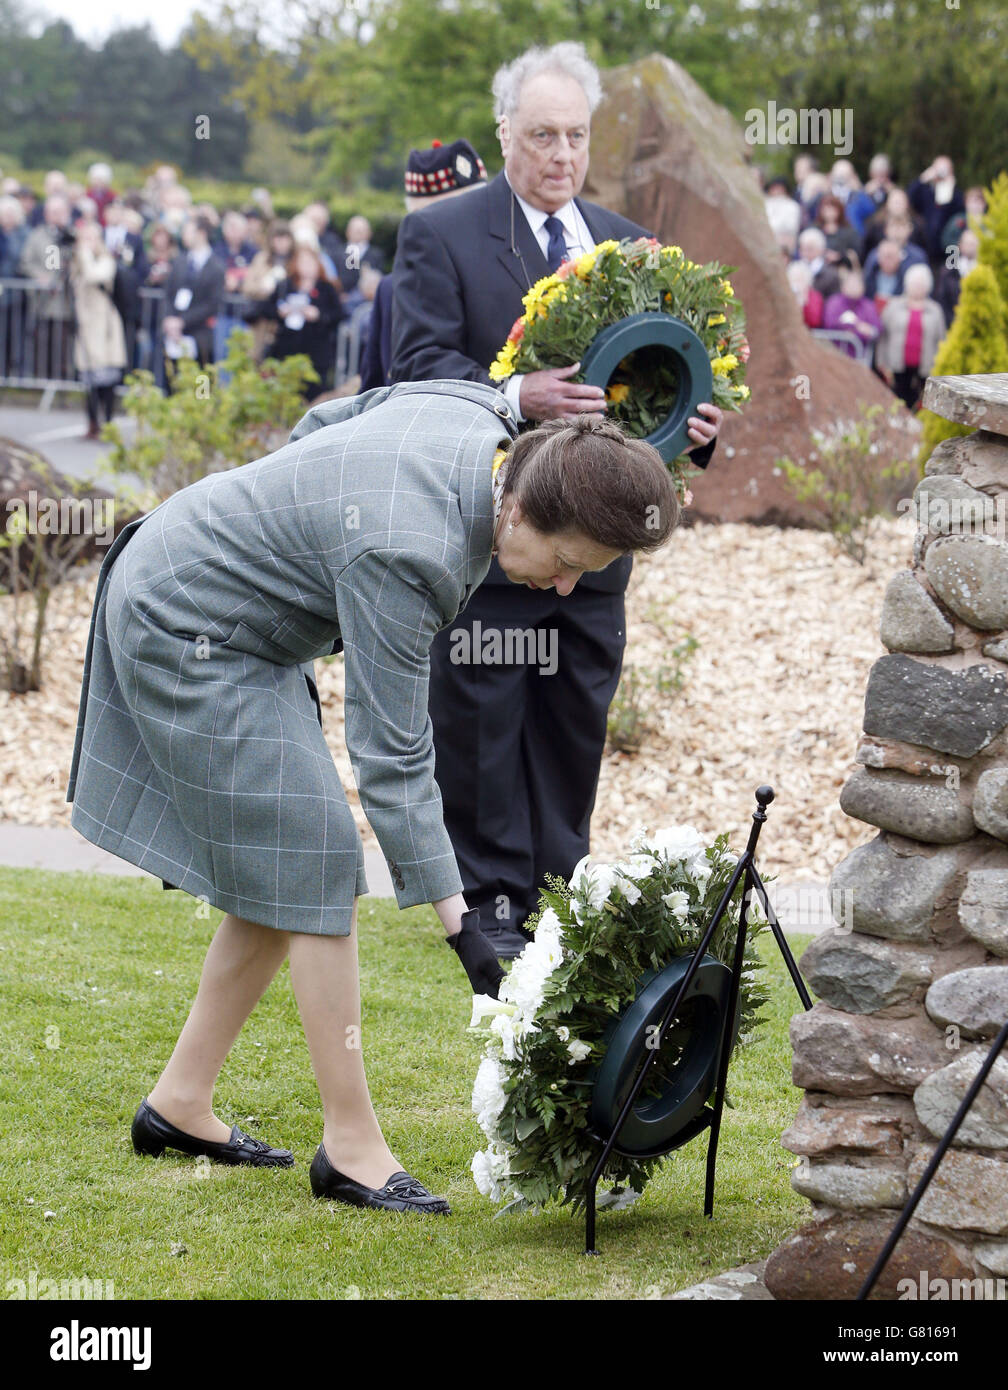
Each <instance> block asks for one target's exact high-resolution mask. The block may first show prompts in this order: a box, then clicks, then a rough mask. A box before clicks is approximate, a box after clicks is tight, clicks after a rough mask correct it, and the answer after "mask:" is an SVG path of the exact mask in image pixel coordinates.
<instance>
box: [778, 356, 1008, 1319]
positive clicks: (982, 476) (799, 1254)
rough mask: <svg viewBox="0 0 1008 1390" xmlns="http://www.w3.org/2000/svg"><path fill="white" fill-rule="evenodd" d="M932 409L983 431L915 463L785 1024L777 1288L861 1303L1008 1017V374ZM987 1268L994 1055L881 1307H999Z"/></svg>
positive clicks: (895, 1261) (955, 385)
mask: <svg viewBox="0 0 1008 1390" xmlns="http://www.w3.org/2000/svg"><path fill="white" fill-rule="evenodd" d="M924 403H925V405H927V407H928V408H929V409H931V410H933V411H935V413H936V414H939V415H942V416H944V417H946V418H948V419H954V420H958V421H960V422H962V423H965V424H968V425H973V426H977V428H976V431H975V433H973V434H971V435H967V436H965V437H961V438H957V439H952V440H946V441H945V442H943V443H942V444H940V445H939V446H938V448H937V449H936V450H935V452H934V454H933V455H932V456H931V458H930V460H929V461H928V464H927V469H926V475H925V476H924V477H923V478H922V479H921V481H920V483H919V484H918V487H917V489H916V492H915V494H914V511H915V514H916V519H917V522H918V531H917V535H916V539H915V541H914V546H913V557H912V564H911V567H910V568H909V569H907V570H904V571H902V572H901V573H899V574H897V575H896V576H895V577H894V578H893V580H892V582H891V583H890V584H889V587H888V590H887V592H886V596H885V602H884V605H883V610H882V619H881V636H882V641H883V644H884V645H885V646H886V648H887V649H888V653H889V654H888V655H886V656H882V657H880V658H879V660H878V661H877V662H876V663H875V665H874V667H873V668H872V671H871V674H870V676H869V680H868V687H867V691H866V695H865V718H864V734H863V738H862V740H861V742H860V745H859V747H858V749H857V753H856V755H855V760H856V762H857V763H858V765H859V766H858V767H857V769H856V770H855V771H854V772H853V773H852V775H851V776H850V778H849V779H848V781H847V782H846V784H845V786H844V788H843V791H842V792H841V795H840V805H841V807H842V809H843V810H844V811H845V812H846V814H847V815H850V816H854V817H856V818H857V819H859V820H862V821H864V822H866V823H867V824H868V825H872V826H875V827H877V828H878V830H879V832H880V833H879V834H878V835H877V837H876V838H875V839H874V840H871V841H870V842H869V843H868V844H865V845H863V846H861V847H860V848H859V849H856V850H855V851H854V852H853V853H852V854H850V855H849V856H848V857H847V859H845V860H844V861H843V863H842V864H840V866H839V867H838V868H837V870H836V872H835V874H834V876H833V880H832V884H831V889H832V892H833V913H834V917H835V919H836V921H837V924H838V925H837V926H836V928H834V929H831V930H829V931H827V932H825V933H823V935H822V936H820V937H818V938H817V939H816V940H815V941H814V942H813V944H812V945H811V946H810V947H809V949H808V950H807V951H806V952H805V955H804V956H803V958H802V962H801V967H802V971H803V973H804V975H805V978H806V979H807V981H808V983H809V986H810V988H811V989H812V990H813V991H814V992H815V993H816V995H817V996H818V1000H819V1002H818V1003H817V1004H816V1006H815V1008H814V1009H812V1011H811V1012H809V1013H806V1014H801V1015H798V1016H797V1017H796V1018H795V1019H794V1020H793V1021H792V1025H791V1043H792V1047H793V1050H794V1059H793V1075H794V1081H795V1084H796V1085H797V1086H801V1087H803V1088H804V1090H805V1096H804V1099H803V1100H802V1103H801V1107H800V1109H799V1111H798V1114H797V1116H796V1117H795V1120H794V1123H793V1124H792V1126H791V1128H790V1129H788V1130H787V1132H786V1133H785V1134H784V1136H783V1140H782V1142H783V1144H784V1146H785V1148H787V1149H789V1150H790V1151H791V1152H792V1153H793V1154H795V1155H797V1156H798V1163H797V1166H796V1167H795V1169H794V1171H793V1173H792V1184H793V1186H794V1188H795V1189H796V1190H797V1191H798V1192H801V1193H802V1194H803V1195H804V1196H806V1197H808V1198H809V1199H810V1201H811V1202H812V1208H813V1210H812V1216H813V1220H812V1222H811V1223H810V1224H809V1225H808V1226H806V1227H804V1228H803V1229H802V1230H800V1231H798V1232H797V1233H796V1234H795V1235H793V1236H791V1237H790V1238H789V1239H788V1240H787V1241H785V1242H784V1244H783V1245H781V1246H780V1247H779V1248H778V1249H777V1250H776V1251H775V1252H774V1254H773V1255H772V1256H771V1257H770V1260H769V1262H768V1266H767V1285H768V1287H769V1288H770V1290H771V1292H772V1293H773V1294H774V1295H775V1297H777V1298H786V1299H795V1298H852V1297H853V1296H854V1295H855V1294H856V1292H857V1290H858V1288H859V1286H860V1284H861V1282H862V1280H863V1279H864V1277H865V1275H866V1274H867V1272H868V1270H869V1269H870V1267H871V1264H872V1262H873V1260H874V1258H875V1256H876V1255H877V1253H878V1251H879V1249H880V1247H881V1245H882V1243H883V1241H884V1240H885V1238H886V1236H887V1235H888V1233H889V1231H890V1230H891V1229H892V1226H893V1224H894V1222H895V1220H896V1217H897V1214H898V1212H899V1210H900V1208H901V1207H902V1206H903V1204H904V1203H905V1201H906V1198H907V1196H908V1194H909V1192H910V1191H912V1189H913V1187H914V1185H915V1183H916V1182H917V1180H918V1179H919V1177H920V1175H921V1173H922V1172H923V1169H924V1167H925V1165H926V1163H927V1161H928V1159H929V1158H930V1155H931V1154H932V1152H933V1151H934V1147H935V1144H936V1141H937V1139H938V1138H939V1137H940V1135H941V1134H942V1132H943V1131H944V1129H945V1128H946V1126H947V1125H948V1122H949V1120H950V1119H951V1118H952V1115H953V1114H954V1112H955V1110H956V1108H957V1106H958V1105H959V1103H960V1101H961V1099H962V1097H963V1095H964V1094H965V1092H966V1090H967V1088H968V1087H969V1085H970V1082H971V1081H972V1080H973V1078H974V1077H975V1076H976V1073H977V1070H978V1068H979V1065H980V1063H981V1061H982V1059H983V1057H984V1056H985V1055H986V1052H987V1050H988V1048H989V1046H990V1040H991V1039H992V1038H993V1036H994V1035H995V1034H996V1033H997V1032H998V1030H999V1029H1000V1027H1001V1026H1002V1024H1003V1023H1004V1021H1005V1018H1006V1017H1008V376H979V377H945V378H932V380H931V381H929V383H928V385H927V389H926V393H925V397H924ZM999 1277H1000V1278H1001V1279H1003V1280H1005V1281H1006V1282H1008V1057H1004V1056H1003V1057H1002V1059H1001V1060H999V1061H998V1063H997V1064H996V1066H995V1068H994V1071H993V1072H992V1073H991V1075H990V1077H989V1078H988V1081H987V1083H986V1084H985V1085H984V1087H983V1089H982V1090H981V1092H980V1094H979V1096H978V1097H977V1100H976V1102H975V1104H974V1106H973V1108H972V1110H971V1111H970V1114H969V1116H968V1117H967V1120H966V1121H965V1123H964V1124H963V1127H962V1128H961V1129H960V1131H959V1134H958V1137H957V1139H956V1142H955V1144H954V1146H953V1147H952V1149H950V1151H949V1152H948V1153H947V1154H946V1156H945V1159H944V1160H943V1162H942V1165H941V1167H940V1168H939V1170H938V1173H937V1174H936V1176H935V1178H934V1180H933V1181H932V1183H931V1185H930V1187H929V1188H928V1190H927V1193H926V1195H925V1197H924V1199H923V1201H922V1203H921V1205H920V1206H919V1207H918V1208H917V1213H916V1216H915V1218H914V1220H913V1221H912V1222H911V1224H910V1226H909V1227H908V1229H907V1231H906V1232H905V1233H904V1235H903V1237H902V1238H901V1240H900V1242H899V1244H898V1245H897V1247H896V1250H895V1252H894V1255H893V1257H892V1259H891V1260H890V1262H889V1265H888V1267H887V1270H886V1271H885V1273H884V1275H883V1277H882V1279H881V1280H880V1282H879V1284H878V1285H877V1287H876V1293H875V1296H876V1297H883V1298H894V1297H900V1296H901V1295H902V1296H906V1295H907V1294H908V1292H909V1286H908V1285H906V1284H901V1283H900V1281H901V1280H907V1279H909V1280H912V1281H913V1286H914V1288H915V1289H917V1290H918V1292H917V1294H916V1296H917V1297H921V1296H922V1292H921V1291H922V1290H926V1289H928V1288H929V1287H930V1289H931V1296H932V1297H935V1296H938V1297H940V1296H942V1294H943V1292H944V1296H946V1297H947V1296H955V1295H954V1293H951V1295H950V1292H949V1291H950V1289H951V1288H952V1287H953V1286H952V1281H953V1280H975V1279H989V1280H991V1281H992V1282H991V1283H990V1284H988V1285H987V1286H986V1288H985V1289H984V1288H982V1286H980V1285H976V1284H974V1285H972V1286H970V1289H969V1292H968V1293H967V1295H966V1296H972V1297H977V1296H978V1295H980V1294H981V1293H983V1292H986V1294H987V1295H988V1296H992V1295H993V1296H996V1295H997V1293H998V1292H999V1288H998V1284H997V1280H998V1278H999ZM932 1281H938V1282H932ZM940 1281H945V1282H944V1284H943V1283H942V1282H940ZM1003 1289H1004V1284H1002V1285H1001V1290H1000V1292H1001V1296H1004V1294H1003Z"/></svg>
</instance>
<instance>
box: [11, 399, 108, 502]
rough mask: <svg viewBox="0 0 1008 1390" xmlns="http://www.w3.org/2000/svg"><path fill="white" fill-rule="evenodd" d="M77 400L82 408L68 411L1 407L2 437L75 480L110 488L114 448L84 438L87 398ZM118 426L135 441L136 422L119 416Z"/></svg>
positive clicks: (99, 441)
mask: <svg viewBox="0 0 1008 1390" xmlns="http://www.w3.org/2000/svg"><path fill="white" fill-rule="evenodd" d="M66 399H67V400H69V401H73V399H74V398H73V397H72V396H67V397H66ZM77 399H78V401H79V405H78V406H77V407H76V408H74V407H73V406H71V408H70V409H67V410H38V409H36V408H35V407H33V406H21V405H0V435H2V436H3V437H4V438H6V439H14V440H16V441H17V442H18V443H19V444H26V445H29V446H30V447H31V448H33V449H37V450H38V451H39V453H40V454H43V455H44V456H45V458H47V459H48V460H49V462H50V463H51V464H52V466H53V467H54V468H57V469H59V470H60V472H62V473H66V474H68V475H69V476H70V477H71V478H87V479H89V480H96V481H99V482H103V483H104V486H105V487H108V486H109V480H110V474H109V472H108V470H107V469H106V468H105V458H106V457H107V455H108V452H109V450H110V449H111V448H112V446H111V444H105V443H103V442H102V441H101V440H97V441H96V440H93V439H85V438H84V437H83V436H84V432H85V430H86V429H87V416H86V415H85V413H84V397H83V396H79V397H78V398H77ZM116 423H117V424H118V426H119V428H120V429H121V430H122V434H123V438H124V439H125V440H127V441H128V440H129V439H131V438H132V435H133V431H134V428H135V427H134V423H133V421H132V420H130V419H128V418H127V417H126V416H124V415H118V416H117V417H116Z"/></svg>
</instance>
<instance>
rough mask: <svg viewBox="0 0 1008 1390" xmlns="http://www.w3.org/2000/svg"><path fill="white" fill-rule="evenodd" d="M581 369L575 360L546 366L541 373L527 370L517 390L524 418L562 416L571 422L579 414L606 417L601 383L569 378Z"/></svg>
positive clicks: (536, 418)
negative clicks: (569, 379) (596, 383)
mask: <svg viewBox="0 0 1008 1390" xmlns="http://www.w3.org/2000/svg"><path fill="white" fill-rule="evenodd" d="M580 369H581V363H580V362H575V363H574V364H573V365H572V366H570V367H546V368H545V369H544V370H543V371H541V372H528V373H526V374H525V375H524V376H523V377H522V378H521V389H520V391H519V393H518V403H519V405H520V407H521V413H522V414H523V415H524V416H525V419H526V420H556V419H561V420H566V421H567V423H568V424H570V423H571V422H572V420H573V419H574V417H575V416H576V415H586V414H592V415H598V416H604V415H605V411H606V398H605V392H604V391H603V390H602V387H601V386H585V385H584V383H583V382H578V381H568V379H567V378H568V377H571V376H573V375H574V373H575V372H577V371H580Z"/></svg>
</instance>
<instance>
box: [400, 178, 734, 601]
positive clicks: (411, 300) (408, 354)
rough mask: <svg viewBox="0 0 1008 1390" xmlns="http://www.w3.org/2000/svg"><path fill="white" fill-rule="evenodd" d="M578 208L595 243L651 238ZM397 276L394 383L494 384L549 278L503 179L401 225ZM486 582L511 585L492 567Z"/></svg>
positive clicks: (626, 562)
mask: <svg viewBox="0 0 1008 1390" xmlns="http://www.w3.org/2000/svg"><path fill="white" fill-rule="evenodd" d="M575 202H576V203H577V206H578V209H579V211H580V213H581V216H582V217H583V218H584V220H585V222H586V224H587V226H588V230H589V231H590V232H591V234H592V236H593V237H594V238H595V240H596V242H599V241H604V240H606V238H607V237H613V238H615V239H617V240H618V239H619V238H621V237H639V236H648V235H649V233H648V232H646V231H645V230H644V228H643V227H638V225H637V223H636V222H631V221H629V220H628V219H627V218H626V217H620V216H619V214H618V213H615V212H609V211H608V209H606V208H603V207H599V206H598V204H597V203H589V202H586V201H585V200H584V199H583V198H577V199H575ZM512 209H513V212H514V223H513V225H514V241H513V244H512V233H511V228H512ZM513 247H514V248H515V249H512V248H513ZM395 274H396V283H395V288H394V292H393V298H392V363H391V366H390V368H389V381H390V382H392V383H393V384H394V383H396V382H399V381H437V380H455V381H478V382H481V383H483V384H486V385H492V384H493V383H492V382H491V381H490V372H489V370H488V369H489V366H490V363H491V362H492V361H493V360H494V358H495V357H496V356H497V354H498V352H499V351H500V349H501V347H502V346H503V344H504V340H505V339H506V338H507V335H508V333H510V331H511V327H512V325H513V323H514V321H515V319H517V318H519V317H520V316H521V313H522V296H523V295H525V294H527V292H528V291H529V289H530V288H531V287H532V285H534V284H535V282H536V281H537V280H539V279H541V278H542V277H543V276H544V275H548V274H549V266H548V265H547V263H546V257H545V256H544V255H543V253H542V251H541V250H540V249H539V243H538V241H537V240H536V238H535V236H534V235H533V232H532V228H531V227H530V226H529V225H528V222H527V221H526V220H525V214H524V213H523V212H522V210H521V205H520V204H519V203H518V202H517V200H514V201H512V198H511V190H510V187H509V185H508V183H507V180H506V179H505V177H504V175H503V173H500V174H498V175H497V177H496V178H495V179H493V180H491V182H490V183H488V184H484V185H481V186H480V187H478V188H473V189H471V190H470V191H469V192H468V193H466V194H465V196H464V197H460V198H446V199H445V201H444V202H442V203H436V204H435V205H434V206H433V207H430V208H423V209H422V210H421V211H419V212H415V213H410V214H408V215H407V216H406V217H405V218H403V221H402V222H401V223H400V225H399V242H398V249H397V252H396V262H395ZM712 452H713V445H708V446H705V447H704V448H702V449H698V450H697V451H696V452H695V453H693V454H692V455H691V458H692V461H693V462H694V463H696V464H697V465H698V466H699V467H701V468H704V467H706V466H707V463H708V462H709V460H710V456H711V453H712ZM630 566H631V561H630V559H629V557H626V558H624V559H622V560H616V561H615V562H614V563H613V564H611V565H609V566H608V567H607V568H606V569H605V570H603V571H601V572H600V573H598V574H586V575H584V576H583V577H582V578H581V579H580V580H579V581H578V583H579V587H583V588H586V589H598V590H602V591H604V592H606V593H620V592H622V591H623V590H624V589H625V588H626V585H627V580H628V579H629V577H630ZM484 582H485V583H487V584H493V583H498V584H501V583H507V582H508V581H507V580H506V578H505V576H504V572H503V570H501V568H500V566H499V565H498V564H497V562H496V560H495V561H494V562H493V564H492V566H491V568H490V573H489V574H488V575H487V577H486V580H485V581H484Z"/></svg>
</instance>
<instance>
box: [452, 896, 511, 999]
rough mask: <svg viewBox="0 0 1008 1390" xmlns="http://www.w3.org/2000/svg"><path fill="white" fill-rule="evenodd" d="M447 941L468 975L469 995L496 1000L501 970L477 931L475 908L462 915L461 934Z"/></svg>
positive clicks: (494, 956)
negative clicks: (487, 996) (479, 995)
mask: <svg viewBox="0 0 1008 1390" xmlns="http://www.w3.org/2000/svg"><path fill="white" fill-rule="evenodd" d="M447 941H448V945H449V946H450V947H451V948H452V950H453V951H454V952H455V954H456V955H457V956H458V958H459V960H460V961H461V962H462V966H463V969H464V970H465V973H466V974H467V975H468V976H469V983H470V984H471V985H472V987H473V994H489V995H490V996H491V998H493V999H496V998H497V991H498V989H499V988H500V982H501V980H503V978H504V971H503V970H502V969H501V967H500V962H499V961H498V960H497V956H496V953H495V951H494V948H493V947H492V946H491V945H490V942H489V941H488V940H487V939H486V937H485V936H484V935H483V932H482V930H481V929H480V915H479V908H478V907H471V908H470V909H469V911H468V912H463V914H462V929H461V931H459V932H457V933H456V934H455V935H454V936H449V937H448V938H447Z"/></svg>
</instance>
